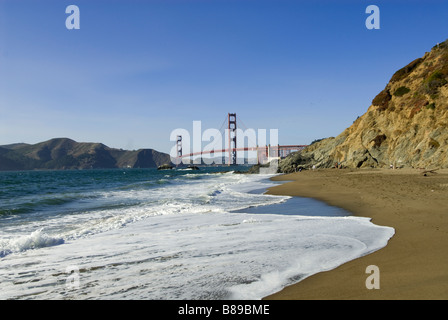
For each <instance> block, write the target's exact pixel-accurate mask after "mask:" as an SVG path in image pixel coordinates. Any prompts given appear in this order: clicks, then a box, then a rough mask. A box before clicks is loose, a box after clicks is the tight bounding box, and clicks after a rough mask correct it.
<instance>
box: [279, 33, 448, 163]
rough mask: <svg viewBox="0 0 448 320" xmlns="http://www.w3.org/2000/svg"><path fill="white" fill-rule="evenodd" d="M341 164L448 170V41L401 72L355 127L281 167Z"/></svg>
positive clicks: (297, 154) (391, 80)
mask: <svg viewBox="0 0 448 320" xmlns="http://www.w3.org/2000/svg"><path fill="white" fill-rule="evenodd" d="M336 163H339V164H340V165H342V166H343V167H349V168H361V167H378V168H381V167H389V166H390V165H395V166H397V167H413V168H448V40H447V41H445V42H443V43H440V44H437V45H436V46H434V47H433V48H432V50H431V51H430V52H426V53H425V55H424V56H423V57H421V58H418V59H416V60H414V61H412V62H411V63H409V64H408V65H406V66H405V67H403V68H401V69H400V70H398V71H397V72H395V73H394V74H393V76H392V77H391V79H390V81H389V83H388V84H387V85H386V87H385V88H384V90H382V91H381V92H380V93H379V94H378V95H377V96H376V97H375V98H374V99H373V101H372V104H371V106H370V107H369V108H368V110H367V112H366V113H365V114H364V115H362V116H361V117H358V119H356V120H355V121H354V122H353V124H352V125H351V126H350V127H349V128H347V129H345V130H344V131H343V132H342V133H341V134H339V135H338V136H337V137H335V138H327V139H323V140H322V141H319V142H316V143H314V144H312V145H310V146H309V147H307V148H306V149H305V150H303V151H302V153H301V154H299V153H295V154H291V155H290V156H289V157H287V158H286V159H285V160H283V161H281V162H280V170H281V171H282V172H291V171H294V170H295V168H297V167H300V166H302V167H309V166H313V165H315V166H316V167H323V168H328V167H333V166H334V165H335V164H336Z"/></svg>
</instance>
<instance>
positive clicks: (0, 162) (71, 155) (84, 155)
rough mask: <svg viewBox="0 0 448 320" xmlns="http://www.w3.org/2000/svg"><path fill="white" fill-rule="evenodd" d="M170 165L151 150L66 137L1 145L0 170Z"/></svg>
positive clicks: (156, 152)
mask: <svg viewBox="0 0 448 320" xmlns="http://www.w3.org/2000/svg"><path fill="white" fill-rule="evenodd" d="M170 162H171V161H170V156H169V155H168V154H166V153H161V152H158V151H155V150H152V149H140V150H136V151H127V150H121V149H113V148H109V147H107V146H105V145H104V144H102V143H79V142H76V141H73V140H71V139H67V138H56V139H51V140H48V141H45V142H40V143H37V144H34V145H28V144H14V145H8V146H0V170H33V169H92V168H122V167H130V168H152V167H157V166H159V165H162V164H164V163H170Z"/></svg>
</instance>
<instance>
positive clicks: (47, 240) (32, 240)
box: [0, 229, 64, 258]
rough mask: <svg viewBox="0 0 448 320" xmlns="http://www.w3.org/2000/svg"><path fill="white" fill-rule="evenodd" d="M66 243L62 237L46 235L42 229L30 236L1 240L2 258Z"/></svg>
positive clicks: (0, 252) (0, 251) (0, 253)
mask: <svg viewBox="0 0 448 320" xmlns="http://www.w3.org/2000/svg"><path fill="white" fill-rule="evenodd" d="M63 243H64V239H62V238H60V237H52V236H49V235H48V234H46V233H44V232H43V230H42V229H39V230H36V231H34V232H32V233H31V234H29V235H23V236H19V237H13V238H11V239H4V240H0V258H1V257H4V256H6V255H8V254H11V253H17V252H23V251H26V250H30V249H37V248H44V247H52V246H57V245H60V244H63Z"/></svg>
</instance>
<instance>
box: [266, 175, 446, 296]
mask: <svg viewBox="0 0 448 320" xmlns="http://www.w3.org/2000/svg"><path fill="white" fill-rule="evenodd" d="M272 180H274V181H285V183H283V184H281V185H278V186H274V187H271V188H269V189H268V191H267V193H268V194H272V195H287V196H297V197H308V198H314V199H317V200H320V201H323V202H325V203H327V204H329V205H332V206H337V207H340V208H342V209H345V210H347V211H349V212H351V213H352V214H353V215H354V216H360V217H368V218H371V221H372V223H374V224H376V225H381V226H388V227H392V228H394V229H395V235H394V236H393V237H392V238H391V239H390V240H389V242H388V244H387V245H386V246H385V247H384V248H382V249H380V250H378V251H376V252H373V253H370V254H368V255H365V256H363V257H360V258H357V259H355V260H352V261H349V262H347V263H345V264H343V265H341V266H339V267H338V268H336V269H333V270H331V271H326V272H321V273H318V274H315V275H312V276H310V277H308V278H306V279H304V280H302V281H300V282H299V283H296V284H293V285H291V286H288V287H286V288H284V289H283V290H281V291H280V292H277V293H275V294H272V295H269V296H267V297H265V299H268V300H269V299H280V300H302V299H305V300H313V299H319V300H327V299H328V300H344V299H348V300H362V299H371V300H395V299H400V300H401V299H418V300H426V299H431V300H433V299H444V300H445V299H448V250H447V249H448V169H444V170H438V171H435V172H427V173H426V174H424V172H423V171H422V170H418V169H397V170H392V169H321V170H307V171H302V172H297V173H292V174H285V175H279V176H276V177H273V178H272ZM370 265H374V266H377V267H378V270H379V284H380V288H379V289H368V288H367V287H366V279H367V278H368V277H369V275H370V273H366V268H367V267H368V266H370Z"/></svg>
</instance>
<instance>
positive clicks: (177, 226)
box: [0, 167, 394, 299]
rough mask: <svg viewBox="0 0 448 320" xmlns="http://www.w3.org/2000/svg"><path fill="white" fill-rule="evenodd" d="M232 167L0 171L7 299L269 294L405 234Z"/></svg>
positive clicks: (0, 281) (0, 259) (1, 281)
mask: <svg viewBox="0 0 448 320" xmlns="http://www.w3.org/2000/svg"><path fill="white" fill-rule="evenodd" d="M225 170H227V171H229V170H231V168H228V167H223V168H202V169H201V170H199V171H189V170H164V171H157V170H155V169H123V170H120V169H114V170H81V171H29V172H28V171H27V172H1V173H0V285H1V290H0V299H261V298H262V297H264V296H266V295H268V294H271V293H274V292H276V291H278V290H280V289H282V288H283V287H284V286H286V285H289V284H292V283H295V282H298V281H300V280H301V279H304V278H306V277H308V276H310V275H312V274H314V273H317V272H321V271H324V270H330V269H333V268H335V267H337V266H339V265H340V264H342V263H344V262H347V261H349V260H352V259H355V258H357V257H360V256H362V255H365V254H369V253H371V252H374V251H376V250H378V249H380V248H382V247H384V246H386V245H387V242H388V240H389V239H390V237H392V236H393V234H394V229H393V228H390V227H385V226H377V225H374V224H372V223H371V222H370V219H368V218H360V217H353V216H350V215H349V214H348V213H347V212H345V211H343V210H341V209H338V208H334V207H329V206H327V205H325V204H323V203H321V202H318V201H314V200H311V199H301V198H294V199H292V198H290V197H283V196H272V195H266V194H264V193H263V191H264V190H265V189H266V188H268V187H270V186H273V185H275V183H274V182H272V181H270V180H269V178H270V177H271V175H246V174H234V173H232V172H231V171H229V172H222V171H225Z"/></svg>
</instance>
